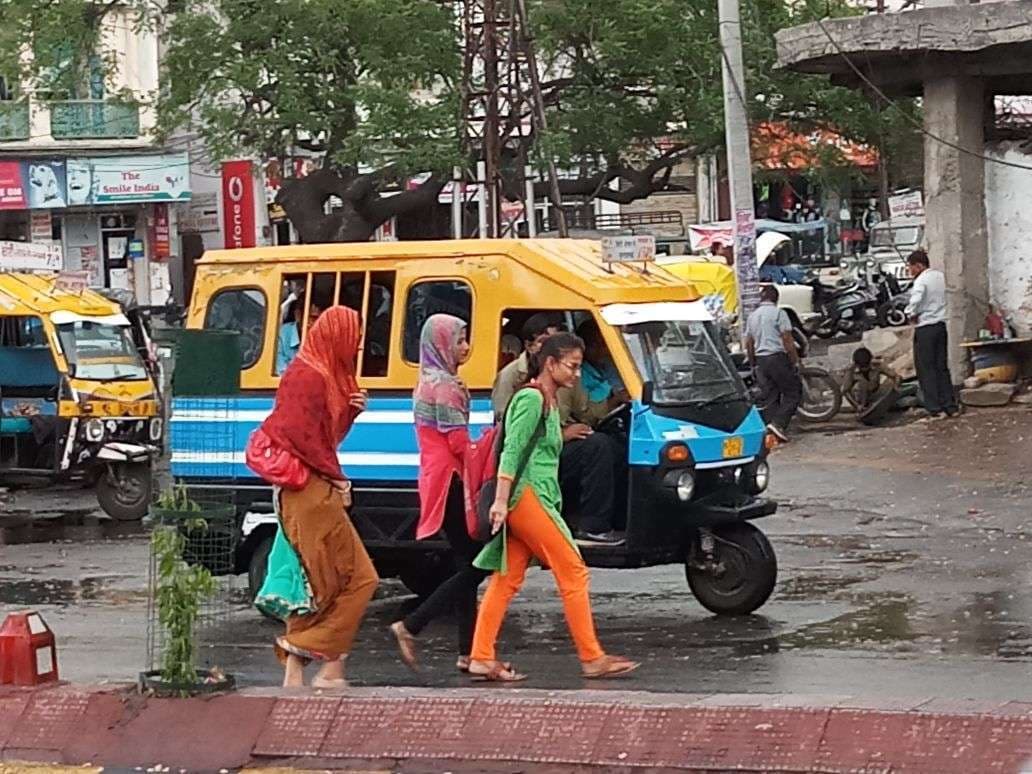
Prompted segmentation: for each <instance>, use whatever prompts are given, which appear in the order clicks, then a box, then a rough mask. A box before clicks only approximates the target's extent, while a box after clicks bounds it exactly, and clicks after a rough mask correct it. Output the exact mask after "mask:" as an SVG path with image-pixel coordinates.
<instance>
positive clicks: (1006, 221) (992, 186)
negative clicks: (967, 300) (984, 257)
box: [985, 143, 1032, 336]
mask: <svg viewBox="0 0 1032 774" xmlns="http://www.w3.org/2000/svg"><path fill="white" fill-rule="evenodd" d="M986 152H987V155H988V156H990V157H991V158H996V159H1002V160H1005V161H1009V162H1012V163H1016V164H1023V165H1025V166H1030V167H1032V153H1030V152H1028V151H1022V150H1021V149H1020V147H1019V146H1018V144H1017V143H998V144H991V145H988V146H987V147H986ZM1030 202H1032V172H1030V171H1029V170H1028V169H1019V168H1017V167H1007V166H1003V165H1002V164H996V163H993V162H991V161H987V162H986V167H985V207H986V216H987V221H988V231H989V234H988V237H989V293H990V297H991V298H992V300H993V302H994V303H995V304H997V305H998V306H999V307H1000V308H1001V309H1002V310H1003V312H1004V315H1005V316H1006V317H1007V318H1008V319H1009V320H1010V321H1011V323H1012V324H1013V325H1014V326H1015V327H1016V328H1017V329H1018V334H1019V335H1021V336H1028V335H1032V207H1030V206H1029V203H1030Z"/></svg>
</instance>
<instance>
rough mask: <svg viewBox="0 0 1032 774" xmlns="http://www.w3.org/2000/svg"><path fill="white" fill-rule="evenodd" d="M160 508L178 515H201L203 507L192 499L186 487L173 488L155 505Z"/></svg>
mask: <svg viewBox="0 0 1032 774" xmlns="http://www.w3.org/2000/svg"><path fill="white" fill-rule="evenodd" d="M154 504H155V505H156V506H157V507H158V508H163V509H164V510H166V511H176V512H178V513H200V512H201V506H200V505H199V504H197V503H196V502H194V501H193V500H192V499H191V498H190V494H189V492H187V489H186V485H185V484H180V485H179V486H171V487H169V488H168V489H166V490H165V491H164V492H162V493H161V495H160V496H159V497H158V499H157V501H156V502H155V503H154Z"/></svg>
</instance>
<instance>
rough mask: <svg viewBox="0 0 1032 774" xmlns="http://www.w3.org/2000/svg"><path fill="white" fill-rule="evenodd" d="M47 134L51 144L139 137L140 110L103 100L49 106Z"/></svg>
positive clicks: (125, 104) (129, 104) (128, 105)
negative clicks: (52, 139)
mask: <svg viewBox="0 0 1032 774" xmlns="http://www.w3.org/2000/svg"><path fill="white" fill-rule="evenodd" d="M50 134H51V136H52V137H53V138H54V139H55V140H112V139H119V138H133V137H139V136H140V107H139V105H133V104H131V103H127V102H105V101H104V100H75V101H68V102H51V103H50Z"/></svg>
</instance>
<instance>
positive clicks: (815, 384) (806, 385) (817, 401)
mask: <svg viewBox="0 0 1032 774" xmlns="http://www.w3.org/2000/svg"><path fill="white" fill-rule="evenodd" d="M735 364H736V365H737V366H738V375H739V376H740V377H741V379H742V381H743V382H745V386H746V387H747V388H748V389H749V394H750V395H752V398H753V403H755V404H756V408H758V409H759V410H760V413H761V414H764V413H765V410H766V408H767V406H766V403H765V401H764V395H763V391H762V390H761V389H760V385H759V384H758V382H757V380H756V376H755V374H754V373H753V369H752V368H750V367H749V363H748V362H747V361H746V359H745V355H744V354H743V355H736V356H735ZM799 380H800V382H801V383H802V388H803V397H802V400H801V401H800V402H799V410H798V411H797V412H796V415H797V416H798V417H799V419H801V420H802V421H804V422H809V423H817V422H827V421H828V420H830V419H831V418H832V417H834V416H835V415H836V414H838V412H839V410H840V409H841V408H842V387H841V386H839V383H838V382H837V381H836V380H835V377H833V376H832V375H831V374H830V373H829V372H828V371H826V370H824V369H823V368H818V367H816V366H806V365H800V366H799Z"/></svg>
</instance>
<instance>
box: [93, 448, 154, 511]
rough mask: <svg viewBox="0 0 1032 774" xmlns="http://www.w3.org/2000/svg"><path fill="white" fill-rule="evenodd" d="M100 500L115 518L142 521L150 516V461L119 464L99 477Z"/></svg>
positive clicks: (103, 507) (98, 499)
mask: <svg viewBox="0 0 1032 774" xmlns="http://www.w3.org/2000/svg"><path fill="white" fill-rule="evenodd" d="M96 492H97V502H99V503H100V507H101V509H102V510H103V511H104V513H106V514H107V515H108V516H110V517H111V518H112V519H114V520H115V521H139V520H140V519H142V518H143V517H144V516H146V515H147V506H148V504H149V503H150V497H151V466H150V463H148V462H141V463H132V464H130V463H126V462H123V463H118V464H116V465H114V466H113V469H111V470H105V471H104V472H103V473H101V474H100V477H99V478H98V479H97V487H96Z"/></svg>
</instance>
